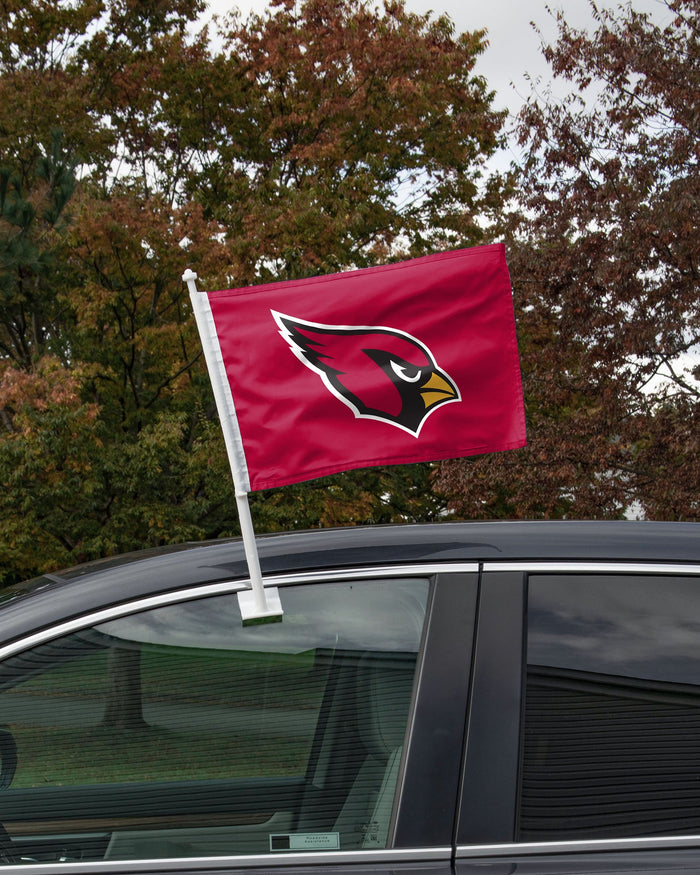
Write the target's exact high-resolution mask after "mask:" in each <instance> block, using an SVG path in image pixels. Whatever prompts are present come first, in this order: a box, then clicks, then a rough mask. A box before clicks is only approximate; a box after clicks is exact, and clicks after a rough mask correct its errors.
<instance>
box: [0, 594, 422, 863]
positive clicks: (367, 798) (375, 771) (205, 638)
mask: <svg viewBox="0 0 700 875" xmlns="http://www.w3.org/2000/svg"><path fill="white" fill-rule="evenodd" d="M427 589H428V584H427V581H425V580H413V579H408V580H387V581H367V582H361V583H355V582H352V583H350V582H349V583H338V584H331V585H322V586H295V587H287V588H285V589H283V590H282V591H281V595H282V600H283V606H284V611H285V613H284V620H283V622H282V623H275V624H271V625H268V626H258V627H243V625H242V623H241V618H240V614H239V612H238V604H237V599H236V597H235V595H226V596H217V597H212V598H207V599H200V600H194V601H188V602H183V603H181V604H176V605H172V606H167V607H161V608H157V609H155V610H151V611H147V612H141V613H139V614H135V615H131V616H128V617H124V618H122V619H119V620H115V621H111V622H109V623H104V624H101V625H99V626H95V627H92V628H89V629H84V630H82V631H80V632H77V633H74V634H72V635H70V636H67V637H65V638H61V639H58V640H55V641H51V642H49V643H47V644H44V645H40V646H38V647H35V648H34V649H33V650H31V651H28V652H26V653H22V654H19V655H17V656H14V657H10V658H9V659H7V660H6V661H5V662H4V663H2V664H0V724H1V725H2V726H3V727H5V735H4V736H3V737H0V759H6V758H4V757H3V746H2V744H3V740H5V741H7V744H8V745H13V746H16V758H15V759H16V769H15V770H14V772H13V774H11V775H9V772H5V774H6V776H7V775H9V780H6V782H5V783H6V784H9V787H8V788H7V789H0V822H2V824H3V825H4V827H5V829H6V830H7V833H8V835H9V837H10V840H11V841H10V845H11V847H10V849H9V853H8V854H6V855H5V856H8V857H9V858H10V861H11V860H12V859H14V860H15V861H18V860H34V861H38V862H44V861H48V862H55V861H57V860H66V861H75V860H95V859H107V860H120V859H149V858H168V857H188V856H189V857H195V856H209V855H217V856H219V855H223V856H227V855H233V854H235V855H239V854H273V855H274V854H278V853H280V852H293V851H333V850H349V849H361V848H377V847H385V846H386V845H387V842H388V840H389V830H390V822H391V815H392V807H393V800H394V790H395V787H396V783H397V780H398V774H399V767H400V762H401V755H402V750H403V741H404V734H405V732H406V726H407V721H408V713H409V707H410V703H411V696H412V689H413V679H414V674H415V668H416V661H417V654H418V649H419V642H420V638H421V633H422V626H423V620H424V616H425V608H426V602H427ZM1 735H2V733H1V732H0V736H1ZM8 749H9V748H8ZM7 762H8V763H9V760H7ZM4 765H5V763H4V762H3V769H0V787H2V785H3V771H4ZM0 856H3V855H0Z"/></svg>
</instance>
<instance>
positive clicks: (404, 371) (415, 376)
mask: <svg viewBox="0 0 700 875" xmlns="http://www.w3.org/2000/svg"><path fill="white" fill-rule="evenodd" d="M389 364H390V365H391V370H392V371H393V372H394V373H395V374H396V376H397V377H399V379H401V380H405V381H406V382H407V383H417V382H418V380H420V378H421V374H422V371H421V369H420V368H419V367H416V365H409V364H408V362H404V364H402V365H400V364H399V363H398V362H395V361H390V362H389Z"/></svg>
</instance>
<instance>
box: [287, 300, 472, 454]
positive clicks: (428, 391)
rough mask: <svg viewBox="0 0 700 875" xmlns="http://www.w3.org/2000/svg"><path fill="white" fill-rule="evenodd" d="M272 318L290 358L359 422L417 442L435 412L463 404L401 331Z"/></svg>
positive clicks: (448, 381) (416, 344) (425, 351)
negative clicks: (373, 422)
mask: <svg viewBox="0 0 700 875" xmlns="http://www.w3.org/2000/svg"><path fill="white" fill-rule="evenodd" d="M271 313H272V315H273V316H274V318H275V321H276V322H277V325H278V326H279V329H280V334H281V335H282V337H283V338H284V339H285V340H286V341H287V343H288V344H289V346H290V348H291V350H292V352H293V353H294V355H295V356H296V357H297V358H298V359H299V361H301V362H302V363H303V364H304V365H306V367H307V368H309V369H310V370H312V371H314V372H315V373H316V374H318V375H319V376H320V377H321V380H322V381H323V383H324V385H325V386H326V388H327V389H328V391H329V392H331V393H332V394H333V395H335V397H336V398H338V400H339V401H342V402H343V404H345V405H347V406H348V407H349V408H350V409H351V410H352V411H353V412H354V414H355V416H356V417H358V418H362V419H377V420H381V421H383V422H387V423H390V424H391V425H394V426H396V427H397V428H400V429H403V430H404V431H406V432H408V433H409V434H412V435H414V436H415V437H418V435H419V434H420V430H421V428H422V427H423V424H424V423H425V421H426V419H427V418H428V416H430V414H431V413H434V412H435V410H437V408H438V407H440V406H441V405H443V404H448V403H449V402H450V401H461V396H460V393H459V389H458V388H457V386H456V385H455V383H454V381H453V380H452V379H450V377H449V376H448V375H447V374H446V373H445V371H443V370H441V369H440V368H439V367H438V365H437V364H436V362H435V358H434V357H433V355H432V353H431V352H430V350H429V349H428V347H427V346H425V344H423V343H421V342H420V341H419V340H417V339H416V338H415V337H412V336H411V335H410V334H407V333H406V332H405V331H398V330H396V329H393V328H384V327H378V326H369V327H368V326H350V325H322V324H320V323H318V322H306V321H302V320H301V319H296V318H293V317H291V316H285V315H284V314H283V313H277V312H275V311H274V310H272V311H271Z"/></svg>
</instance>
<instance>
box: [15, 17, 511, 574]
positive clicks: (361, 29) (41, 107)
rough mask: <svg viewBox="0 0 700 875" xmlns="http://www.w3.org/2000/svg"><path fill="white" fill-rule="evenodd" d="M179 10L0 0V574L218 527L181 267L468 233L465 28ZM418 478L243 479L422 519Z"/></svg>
mask: <svg viewBox="0 0 700 875" xmlns="http://www.w3.org/2000/svg"><path fill="white" fill-rule="evenodd" d="M202 8H203V3H202V2H201V0H158V2H155V0H154V2H150V0H149V2H133V0H73V2H67V0H41V2H39V0H23V2H22V3H19V2H14V0H13V2H9V3H6V4H4V5H3V7H2V9H0V95H2V97H3V100H4V104H3V105H4V106H5V107H6V108H7V115H8V118H7V123H6V124H4V125H3V126H2V127H0V168H2V167H6V168H7V171H6V172H5V171H2V172H0V201H2V203H0V206H2V209H3V214H2V220H3V222H4V225H2V226H0V256H1V257H2V263H0V291H2V290H3V289H4V290H5V292H4V295H5V296H4V297H3V298H2V300H0V424H1V425H2V429H3V430H2V433H0V476H1V477H2V483H3V486H4V487H5V488H4V489H3V490H0V567H1V568H2V569H3V572H2V573H3V577H2V580H3V582H5V583H8V582H11V581H12V580H14V579H17V578H18V577H25V576H29V575H30V574H34V573H37V572H39V571H43V570H47V569H51V568H55V567H57V566H61V565H66V564H70V563H72V562H77V561H83V560H86V559H90V558H96V557H99V556H103V555H106V554H110V553H115V552H121V551H124V550H129V549H134V548H137V547H142V546H148V545H157V544H161V543H168V542H172V541H179V540H184V539H198V538H204V537H219V536H221V535H226V534H236V533H237V532H238V524H237V520H236V515H235V502H234V500H233V490H232V488H231V485H230V475H229V473H228V470H227V462H226V455H225V451H224V447H223V441H222V438H221V434H220V429H219V427H218V423H217V421H216V411H215V407H214V404H213V401H212V397H211V392H210V388H209V382H208V377H207V375H206V371H205V368H204V363H203V361H202V357H201V350H200V344H199V339H198V337H197V334H196V328H195V326H194V320H193V319H192V317H191V314H190V312H189V299H188V296H187V293H186V289H185V288H184V286H183V284H182V283H181V280H180V277H181V275H182V272H183V269H184V267H185V266H187V265H189V266H191V267H193V268H194V269H195V270H197V272H198V273H199V275H200V276H201V277H202V278H203V280H204V281H205V282H206V285H207V286H208V287H209V288H213V287H217V286H218V287H226V286H230V285H233V284H245V283H249V282H259V281H262V280H267V279H271V278H275V279H276V278H280V279H282V278H286V277H291V276H298V275H301V274H305V273H307V274H310V273H319V272H324V271H329V270H336V269H341V268H345V267H351V266H362V265H366V264H372V263H376V262H378V261H385V260H387V259H390V258H395V257H399V256H400V255H402V254H411V255H413V254H415V255H418V254H422V253H424V252H428V251H431V250H432V249H433V248H435V247H444V246H447V245H460V244H464V243H471V242H478V241H480V240H481V239H483V238H484V234H485V233H486V232H485V231H484V228H485V227H486V225H487V223H488V221H489V220H490V218H491V215H492V212H493V209H494V208H495V206H496V205H497V203H498V199H499V197H500V194H499V190H498V187H497V186H496V185H490V184H487V182H488V181H487V180H484V179H482V174H483V173H484V172H485V171H484V168H485V162H486V159H487V158H488V156H489V155H490V154H492V152H493V151H494V150H495V149H496V147H497V145H498V142H499V131H500V128H501V124H502V121H503V118H502V115H500V114H499V113H497V112H494V111H493V110H492V108H491V95H490V94H489V92H488V90H487V87H486V83H485V82H483V81H482V80H481V79H479V78H478V77H475V76H474V75H473V66H474V62H475V60H476V58H477V56H478V54H479V52H480V51H481V50H482V48H483V44H484V43H483V34H481V33H478V32H477V33H474V34H462V35H456V34H455V33H454V31H453V28H452V25H451V23H450V22H449V20H448V19H446V18H438V19H433V18H432V17H430V16H428V15H425V16H417V15H413V14H410V13H408V12H407V11H406V10H405V8H404V6H403V5H402V3H400V2H387V4H386V5H385V6H383V7H381V8H379V9H375V8H373V7H370V6H369V5H367V4H365V3H363V2H361V0H307V2H305V3H299V4H294V3H292V2H280V3H277V4H276V5H273V6H272V7H271V8H270V9H269V10H268V11H267V12H266V13H265V14H263V15H261V16H251V17H250V18H248V19H247V20H245V21H243V20H241V19H240V17H236V16H234V17H232V18H230V19H228V20H227V21H226V22H224V23H222V28H223V31H222V34H221V35H220V38H219V40H218V42H216V41H212V40H211V39H210V36H209V33H208V32H207V31H205V30H203V31H200V32H199V33H194V25H195V22H196V20H197V17H198V15H199V14H200V13H201V11H202ZM5 114H6V112H5V110H3V118H4V116H5ZM2 180H5V183H4V188H3V184H2ZM3 192H4V194H3ZM3 198H4V200H2V199H3ZM3 204H4V205H3ZM3 247H4V249H3ZM429 476H430V469H429V468H426V467H425V466H422V467H421V466H417V467H415V468H412V469H410V470H407V471H405V472H401V473H397V472H394V471H390V470H384V469H380V470H377V471H372V472H370V473H368V474H367V475H366V476H363V475H362V474H359V473H354V474H349V475H347V476H338V477H336V478H332V479H330V480H329V481H327V482H324V483H322V484H319V486H318V488H315V487H314V488H308V489H301V488H298V487H291V488H290V489H288V490H286V491H285V490H280V491H276V492H274V493H269V494H265V495H260V496H256V498H255V505H256V507H255V508H254V513H255V516H256V526H257V527H258V529H259V530H260V531H264V530H266V529H274V528H279V527H280V526H282V525H284V526H292V525H295V526H296V525H303V526H309V525H330V524H337V523H342V522H370V521H388V520H393V519H419V518H429V517H432V516H435V515H436V514H438V513H439V512H440V511H441V509H442V508H443V507H444V502H443V501H442V500H441V499H440V497H439V496H435V495H433V494H432V493H430V492H429V491H428V490H427V488H426V484H427V483H428V479H429Z"/></svg>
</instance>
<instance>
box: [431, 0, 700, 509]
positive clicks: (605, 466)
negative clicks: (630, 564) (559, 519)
mask: <svg viewBox="0 0 700 875" xmlns="http://www.w3.org/2000/svg"><path fill="white" fill-rule="evenodd" d="M592 9H593V14H594V18H595V29H594V31H593V32H592V33H590V34H589V33H586V32H582V31H579V30H576V29H574V28H572V27H570V26H569V25H568V24H567V23H566V19H565V13H560V14H559V15H558V16H557V19H558V26H559V38H558V41H557V42H556V44H555V45H553V46H550V47H547V48H546V49H545V57H546V58H547V60H548V61H549V63H550V64H551V66H552V70H553V72H554V74H555V76H556V77H558V79H559V80H561V81H563V82H564V83H565V85H566V86H567V89H566V90H567V91H568V96H566V97H565V98H564V99H563V100H555V99H554V98H553V97H552V96H551V95H549V96H547V95H545V97H544V98H537V97H534V98H533V99H532V100H531V101H529V102H528V103H527V105H526V106H525V107H524V109H523V110H522V113H521V115H520V119H519V137H520V143H521V145H522V146H523V148H524V150H525V160H524V163H523V166H522V168H521V170H520V177H519V181H518V190H519V204H518V213H519V215H518V216H516V217H515V218H514V220H513V224H512V226H511V258H510V267H511V273H512V276H513V279H514V287H515V295H516V304H517V311H518V313H517V316H518V324H519V331H520V343H521V356H522V363H523V372H524V378H525V394H526V403H527V413H528V420H529V447H528V448H527V449H526V450H523V451H522V452H519V453H515V454H510V455H506V456H504V457H500V458H495V457H494V458H491V459H482V460H474V461H472V462H468V463H460V462H458V463H452V464H449V465H446V466H445V467H444V469H443V477H442V479H441V483H442V486H443V487H444V488H446V489H450V490H451V491H452V493H453V495H454V506H455V507H458V508H459V509H460V511H461V512H462V513H465V514H467V515H470V516H472V515H474V516H481V515H491V514H494V513H495V514H497V515H515V516H579V517H584V516H589V517H598V518H602V517H615V516H620V515H624V514H626V513H630V512H632V513H636V514H640V513H642V514H644V515H646V516H648V517H652V518H669V519H696V518H698V516H700V504H699V497H698V489H697V485H698V483H699V482H700V467H699V464H700V455H699V453H698V451H699V449H700V447H699V446H698V432H697V427H696V426H697V421H698V412H699V410H700V408H699V407H698V405H699V404H700V371H699V370H698V367H697V358H696V355H697V350H698V341H699V340H700V295H699V294H698V268H699V256H700V235H699V234H698V226H697V215H698V204H699V203H700V175H699V173H698V157H699V156H698V143H700V127H699V126H700V115H699V113H698V95H699V94H700V56H699V54H698V45H699V42H698V36H699V34H700V28H699V14H700V9H699V7H698V4H697V3H696V2H695V0H668V2H667V3H666V13H667V14H666V15H665V18H664V22H665V23H663V24H658V23H656V22H654V21H652V20H651V19H650V18H649V17H648V16H647V15H645V14H642V13H639V12H636V11H635V10H634V9H632V8H631V7H629V6H628V7H624V8H622V9H620V10H619V11H617V12H614V13H613V12H607V11H604V10H598V9H596V7H594V6H592ZM559 90H560V91H561V89H559Z"/></svg>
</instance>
